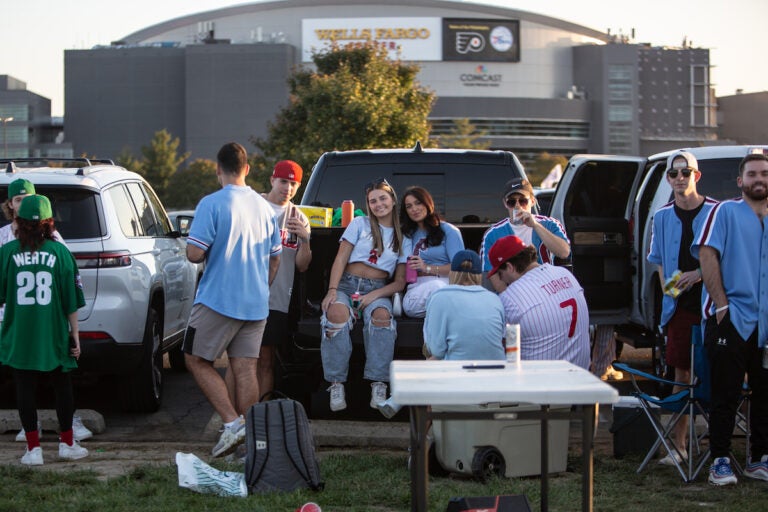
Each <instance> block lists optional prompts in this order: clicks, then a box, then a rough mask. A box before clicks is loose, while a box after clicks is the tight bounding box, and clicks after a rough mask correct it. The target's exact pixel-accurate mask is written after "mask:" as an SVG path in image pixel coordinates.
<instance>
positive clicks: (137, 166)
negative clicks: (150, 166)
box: [115, 148, 143, 175]
mask: <svg viewBox="0 0 768 512" xmlns="http://www.w3.org/2000/svg"><path fill="white" fill-rule="evenodd" d="M115 163H116V164H117V165H119V166H121V167H125V168H126V169H128V170H129V171H133V172H137V173H139V174H142V175H143V171H142V162H141V160H139V159H138V158H136V157H135V156H133V153H131V151H130V150H129V149H128V148H123V149H122V150H121V151H120V153H119V154H118V155H117V158H115Z"/></svg>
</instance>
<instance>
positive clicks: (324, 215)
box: [296, 205, 333, 228]
mask: <svg viewBox="0 0 768 512" xmlns="http://www.w3.org/2000/svg"><path fill="white" fill-rule="evenodd" d="M296 207H297V208H299V209H300V210H301V211H302V212H304V215H306V216H307V218H308V219H309V225H310V226H312V227H313V228H329V227H331V223H332V219H333V208H323V207H321V206H303V205H296Z"/></svg>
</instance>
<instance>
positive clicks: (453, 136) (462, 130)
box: [434, 118, 491, 149]
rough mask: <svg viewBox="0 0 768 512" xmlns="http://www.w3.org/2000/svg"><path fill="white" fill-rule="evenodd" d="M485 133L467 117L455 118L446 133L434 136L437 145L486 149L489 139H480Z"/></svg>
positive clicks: (488, 145)
mask: <svg viewBox="0 0 768 512" xmlns="http://www.w3.org/2000/svg"><path fill="white" fill-rule="evenodd" d="M486 135H487V133H486V132H485V131H483V130H478V129H477V127H476V126H475V125H473V124H472V123H470V122H469V119H466V118H463V119H456V120H455V121H454V122H453V127H452V128H451V131H450V132H449V133H448V134H446V135H440V136H437V137H434V140H435V142H436V143H437V146H438V147H441V148H457V149H488V148H489V147H490V145H491V143H490V141H487V140H485V141H484V140H480V139H481V138H482V137H485V136H486Z"/></svg>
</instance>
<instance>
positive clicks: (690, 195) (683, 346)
mask: <svg viewBox="0 0 768 512" xmlns="http://www.w3.org/2000/svg"><path fill="white" fill-rule="evenodd" d="M665 173H666V179H667V182H668V183H669V184H670V186H671V187H672V193H673V200H672V201H670V202H669V203H667V204H665V205H664V206H662V207H661V208H659V209H658V211H656V213H655V214H654V216H653V231H652V236H651V251H650V253H649V254H648V261H649V262H651V263H654V264H656V265H658V267H659V279H660V280H661V288H662V290H665V292H664V298H663V299H662V302H661V327H662V328H665V329H666V331H667V350H666V360H667V363H668V364H669V365H670V366H672V367H674V368H675V381H677V382H689V381H690V378H691V375H690V372H691V330H692V328H693V326H694V325H698V324H699V323H701V269H700V268H699V261H698V260H697V259H696V258H694V257H693V256H692V255H691V251H690V248H691V244H692V243H693V238H694V236H695V234H696V233H698V232H699V231H700V230H701V227H702V225H703V223H704V220H705V219H706V218H707V215H708V214H709V211H710V210H711V209H712V207H713V206H714V205H716V204H717V201H715V200H714V199H712V198H709V197H705V196H702V195H701V194H699V193H698V191H697V190H696V183H697V182H698V181H699V179H700V178H701V172H699V164H698V162H697V161H696V158H695V157H694V156H693V155H692V154H690V153H688V152H686V151H676V152H674V153H672V154H671V155H669V158H668V159H667V168H666V171H665ZM673 275H675V276H679V278H677V279H678V281H677V284H675V285H674V286H667V287H665V284H666V283H667V282H670V280H671V279H675V278H673ZM681 390H682V388H679V387H675V388H674V389H673V391H674V392H675V393H676V392H678V391H681ZM687 420H688V418H687V417H683V418H681V420H680V421H679V422H678V423H677V425H676V427H675V444H676V445H677V447H678V449H680V452H681V453H682V455H683V456H685V455H687V454H686V452H685V447H686V446H687V443H686V437H687V432H688V421H687ZM673 457H674V458H676V459H677V460H678V462H681V459H680V455H678V454H677V453H670V454H668V455H667V456H666V457H664V458H663V459H661V460H660V461H659V464H664V465H668V466H672V465H674V462H673V461H672V458H673Z"/></svg>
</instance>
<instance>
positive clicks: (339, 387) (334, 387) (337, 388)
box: [328, 382, 347, 412]
mask: <svg viewBox="0 0 768 512" xmlns="http://www.w3.org/2000/svg"><path fill="white" fill-rule="evenodd" d="M328 391H330V392H331V410H332V411H333V412H336V411H342V410H344V409H346V408H347V401H346V400H345V399H344V384H342V383H341V382H334V383H333V384H331V387H329V388H328Z"/></svg>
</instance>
